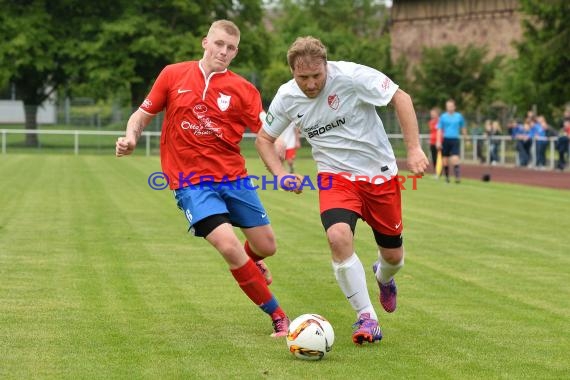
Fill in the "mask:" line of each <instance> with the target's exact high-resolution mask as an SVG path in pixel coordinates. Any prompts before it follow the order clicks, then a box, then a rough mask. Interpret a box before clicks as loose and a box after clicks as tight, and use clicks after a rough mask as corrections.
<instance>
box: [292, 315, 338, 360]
mask: <svg viewBox="0 0 570 380" xmlns="http://www.w3.org/2000/svg"><path fill="white" fill-rule="evenodd" d="M333 343H334V330H333V328H332V325H331V324H330V322H329V321H327V320H326V319H325V318H324V317H322V316H320V315H318V314H303V315H300V316H298V317H297V318H295V319H294V320H293V321H292V322H291V323H290V324H289V331H287V347H289V351H291V353H292V354H293V355H295V356H296V357H298V358H299V359H304V360H320V359H322V358H323V356H325V354H326V353H327V352H329V351H330V350H331V349H332V345H333Z"/></svg>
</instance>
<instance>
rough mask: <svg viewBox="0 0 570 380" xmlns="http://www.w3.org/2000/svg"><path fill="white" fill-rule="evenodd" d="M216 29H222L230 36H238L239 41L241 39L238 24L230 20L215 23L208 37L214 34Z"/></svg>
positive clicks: (211, 26)
mask: <svg viewBox="0 0 570 380" xmlns="http://www.w3.org/2000/svg"><path fill="white" fill-rule="evenodd" d="M216 29H222V30H223V31H224V32H226V33H227V34H229V35H230V36H236V37H237V38H238V40H239V38H240V31H239V28H238V26H237V25H236V24H234V23H233V21H230V20H218V21H214V22H213V23H212V25H210V29H209V30H208V35H210V34H211V33H213V31H214V30H216Z"/></svg>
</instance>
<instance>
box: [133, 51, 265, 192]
mask: <svg viewBox="0 0 570 380" xmlns="http://www.w3.org/2000/svg"><path fill="white" fill-rule="evenodd" d="M139 109H140V110H141V111H143V112H145V113H147V114H150V115H154V114H157V113H159V112H160V111H162V110H163V109H166V111H165V116H164V122H163V124H162V132H161V136H160V161H161V164H162V171H163V172H164V173H165V174H166V175H167V176H168V178H169V181H170V188H171V189H173V190H174V189H178V188H180V187H184V186H188V185H189V184H190V183H191V184H196V183H199V182H200V181H201V180H204V179H205V178H208V179H210V180H213V181H215V182H221V181H222V180H223V181H232V180H235V179H237V177H238V176H241V177H243V176H245V175H247V171H246V169H245V159H244V158H243V157H242V155H241V153H240V147H239V143H240V141H241V139H242V137H243V134H244V132H245V129H246V127H249V128H250V129H251V130H252V131H253V132H255V133H257V131H259V129H260V128H261V126H262V113H263V107H262V104H261V97H260V95H259V91H257V89H256V88H255V87H254V86H253V84H251V83H250V82H248V81H247V80H246V79H244V78H242V77H241V76H239V75H237V74H235V73H233V72H231V71H229V70H224V71H222V72H215V73H212V74H210V76H209V77H206V76H205V74H204V71H203V70H202V68H201V66H200V64H199V63H198V61H187V62H181V63H175V64H172V65H168V66H166V67H165V68H164V69H163V70H162V71H161V73H160V74H159V76H158V78H157V79H156V82H155V83H154V85H153V86H152V89H151V90H150V93H149V94H148V96H147V98H146V99H145V101H144V102H143V103H142V104H141V106H140V107H139ZM200 177H202V179H201V178H200Z"/></svg>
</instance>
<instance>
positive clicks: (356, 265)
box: [332, 253, 378, 320]
mask: <svg viewBox="0 0 570 380" xmlns="http://www.w3.org/2000/svg"><path fill="white" fill-rule="evenodd" d="M332 266H333V270H334V275H335V277H336V281H337V282H338V285H339V286H340V288H341V289H342V292H343V293H344V295H345V296H346V298H347V299H348V302H350V305H351V306H352V308H353V309H354V310H355V311H356V313H357V317H360V315H361V314H362V313H370V318H372V319H375V320H378V316H377V315H376V311H374V308H373V307H372V303H371V302H370V296H369V295H368V288H367V287H366V274H365V273H364V267H363V266H362V262H360V259H359V258H358V256H357V255H356V253H354V254H353V255H352V256H350V257H349V258H348V259H347V260H345V261H343V262H341V263H335V262H334V261H333V264H332Z"/></svg>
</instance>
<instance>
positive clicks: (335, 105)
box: [328, 94, 340, 110]
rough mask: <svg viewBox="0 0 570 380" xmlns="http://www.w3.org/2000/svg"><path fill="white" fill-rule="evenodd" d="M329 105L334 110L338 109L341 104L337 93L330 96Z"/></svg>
mask: <svg viewBox="0 0 570 380" xmlns="http://www.w3.org/2000/svg"><path fill="white" fill-rule="evenodd" d="M328 102H329V107H330V108H332V109H333V110H337V109H338V106H339V105H340V99H339V98H338V95H337V94H332V95H329V97H328Z"/></svg>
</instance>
